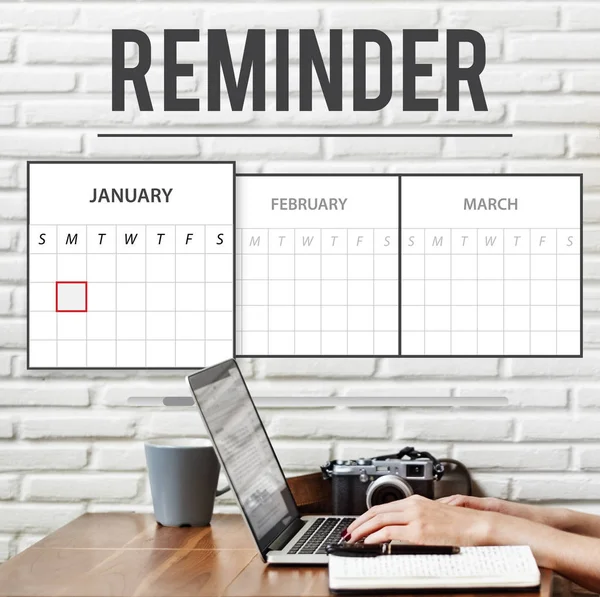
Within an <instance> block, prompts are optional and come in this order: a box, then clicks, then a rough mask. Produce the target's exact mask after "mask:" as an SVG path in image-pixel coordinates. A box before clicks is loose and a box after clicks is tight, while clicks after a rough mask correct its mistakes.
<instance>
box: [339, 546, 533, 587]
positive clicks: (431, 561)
mask: <svg viewBox="0 0 600 597" xmlns="http://www.w3.org/2000/svg"><path fill="white" fill-rule="evenodd" d="M539 584H540V571H539V568H538V566H537V564H536V562H535V559H534V557H533V554H532V553H531V549H530V548H529V547H528V546H502V547H462V548H461V550H460V553H458V554H455V555H397V556H377V557H341V556H330V558H329V588H330V589H331V590H332V591H356V590H374V591H375V590H385V589H387V590H394V589H397V590H403V589H407V590H408V589H493V588H527V587H537V586H539Z"/></svg>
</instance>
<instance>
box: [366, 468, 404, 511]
mask: <svg viewBox="0 0 600 597" xmlns="http://www.w3.org/2000/svg"><path fill="white" fill-rule="evenodd" d="M413 493H414V492H413V489H412V487H411V486H410V485H409V484H408V483H407V482H406V481H405V480H404V479H403V478H402V477H397V476H396V475H383V477H379V479H375V481H373V482H372V483H371V484H370V485H369V487H367V494H366V498H367V508H371V507H372V506H379V505H380V504H387V503H389V502H395V501H396V500H403V499H404V498H406V497H408V496H409V495H412V494H413Z"/></svg>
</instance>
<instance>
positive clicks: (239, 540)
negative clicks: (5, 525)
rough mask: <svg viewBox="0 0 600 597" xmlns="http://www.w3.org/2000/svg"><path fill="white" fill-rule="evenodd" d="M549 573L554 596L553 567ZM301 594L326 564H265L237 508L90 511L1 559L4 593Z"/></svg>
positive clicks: (107, 596)
mask: <svg viewBox="0 0 600 597" xmlns="http://www.w3.org/2000/svg"><path fill="white" fill-rule="evenodd" d="M542 577H543V584H542V588H541V591H540V593H539V595H540V596H541V597H550V595H551V585H552V573H551V572H550V571H548V570H546V571H543V575H542ZM499 594H500V593H495V594H491V593H486V595H499ZM298 595H306V596H310V597H313V596H314V597H319V596H325V595H329V590H328V588H327V570H326V568H325V567H310V568H308V567H306V568H300V567H298V568H296V567H289V568H284V567H279V568H277V567H274V566H265V565H264V564H263V563H262V561H261V559H260V557H259V556H258V554H257V552H256V549H255V546H254V543H253V541H252V538H251V536H250V533H249V532H248V530H247V529H246V527H245V525H244V522H243V521H242V518H241V517H240V516H237V515H217V516H215V517H214V519H213V522H212V525H211V526H210V527H204V528H184V529H178V528H168V527H159V526H158V525H157V524H156V522H155V521H154V518H153V517H152V516H151V515H145V514H85V515H84V516H81V517H80V518H78V519H77V520H74V521H73V522H71V523H70V524H68V525H67V526H65V527H63V528H62V529H60V530H58V531H56V532H55V533H52V534H51V535H49V536H48V537H46V538H45V539H43V540H42V541H40V542H39V543H36V544H35V545H34V546H32V547H30V548H29V549H27V550H26V551H24V552H23V553H21V554H19V555H18V556H16V557H14V558H13V559H11V560H9V561H8V562H6V563H4V564H2V565H0V597H134V596H135V597H163V596H164V597H187V596H190V597H191V596H194V597H202V596H219V597H220V596H228V597H258V596H273V597H274V596H277V597H294V596H298ZM510 595H511V597H519V595H522V596H524V595H527V597H532V596H533V597H537V595H538V593H537V592H534V593H531V592H529V593H522V594H520V593H511V594H510Z"/></svg>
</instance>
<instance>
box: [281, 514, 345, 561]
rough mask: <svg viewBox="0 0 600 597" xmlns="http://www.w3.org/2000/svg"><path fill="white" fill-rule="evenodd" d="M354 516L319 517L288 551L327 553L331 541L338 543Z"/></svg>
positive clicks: (289, 552) (290, 552)
mask: <svg viewBox="0 0 600 597" xmlns="http://www.w3.org/2000/svg"><path fill="white" fill-rule="evenodd" d="M353 520H354V517H350V518H317V519H315V520H314V521H313V522H312V524H311V525H310V527H309V528H308V530H307V531H306V532H305V533H304V535H302V536H301V537H300V538H299V539H298V541H296V543H294V545H292V547H291V548H290V550H289V551H288V552H287V553H288V554H296V553H298V554H325V553H327V552H326V551H325V550H326V548H327V546H328V545H330V544H331V543H338V542H339V540H340V539H341V537H342V531H344V530H345V529H346V528H348V526H349V525H350V523H351V522H352V521H353Z"/></svg>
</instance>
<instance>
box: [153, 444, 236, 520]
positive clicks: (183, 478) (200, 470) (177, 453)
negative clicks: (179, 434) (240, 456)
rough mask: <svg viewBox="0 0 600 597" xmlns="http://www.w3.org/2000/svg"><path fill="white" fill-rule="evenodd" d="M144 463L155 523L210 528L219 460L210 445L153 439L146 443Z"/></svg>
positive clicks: (217, 492) (220, 492) (220, 491)
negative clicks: (208, 526) (148, 480)
mask: <svg viewBox="0 0 600 597" xmlns="http://www.w3.org/2000/svg"><path fill="white" fill-rule="evenodd" d="M144 447H145V450H146V463H147V464H148V476H149V477H150V490H151V492H152V503H153V505H154V516H155V517H156V521H157V522H158V523H159V524H161V525H163V526H168V527H183V526H192V527H202V526H206V525H208V524H210V519H211V518H212V514H213V509H214V505H215V496H217V495H221V494H222V493H225V492H226V491H228V490H229V487H226V488H224V489H222V490H219V491H217V484H218V482H219V470H220V468H221V467H220V465H219V460H218V459H217V455H216V454H215V450H214V448H213V447H212V445H211V443H210V441H208V440H202V439H155V440H151V441H148V442H146V444H145V445H144Z"/></svg>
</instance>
